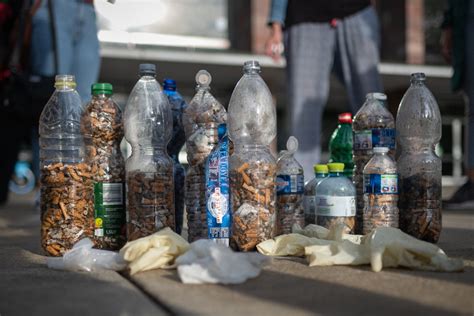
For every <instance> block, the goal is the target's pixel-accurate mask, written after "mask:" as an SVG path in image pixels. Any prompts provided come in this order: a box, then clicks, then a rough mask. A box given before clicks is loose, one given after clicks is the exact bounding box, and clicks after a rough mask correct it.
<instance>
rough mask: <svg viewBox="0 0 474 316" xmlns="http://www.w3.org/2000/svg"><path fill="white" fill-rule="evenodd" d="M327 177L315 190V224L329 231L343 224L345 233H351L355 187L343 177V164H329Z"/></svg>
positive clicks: (353, 222) (353, 218) (352, 230)
mask: <svg viewBox="0 0 474 316" xmlns="http://www.w3.org/2000/svg"><path fill="white" fill-rule="evenodd" d="M328 168H329V177H327V178H326V179H324V180H323V181H321V182H320V183H319V184H318V186H317V188H316V223H317V224H318V225H320V226H323V227H326V228H328V229H330V228H331V227H332V226H334V225H339V224H344V232H345V233H353V232H354V225H355V187H354V185H353V184H352V181H351V180H349V179H348V178H347V177H345V176H344V175H343V172H344V164H343V163H329V164H328Z"/></svg>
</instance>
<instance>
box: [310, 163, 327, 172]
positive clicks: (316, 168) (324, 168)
mask: <svg viewBox="0 0 474 316" xmlns="http://www.w3.org/2000/svg"><path fill="white" fill-rule="evenodd" d="M313 170H314V172H315V173H328V172H329V169H328V166H327V165H323V164H316V165H314V166H313Z"/></svg>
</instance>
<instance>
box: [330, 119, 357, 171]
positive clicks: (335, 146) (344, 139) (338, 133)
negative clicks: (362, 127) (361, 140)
mask: <svg viewBox="0 0 474 316" xmlns="http://www.w3.org/2000/svg"><path fill="white" fill-rule="evenodd" d="M338 120H339V125H338V126H337V128H336V130H335V131H334V132H333V134H332V136H331V139H330V141H329V162H341V163H343V164H344V176H346V177H348V178H349V179H351V178H352V172H353V169H354V164H353V163H352V126H351V124H352V114H351V113H348V112H346V113H341V114H339V116H338Z"/></svg>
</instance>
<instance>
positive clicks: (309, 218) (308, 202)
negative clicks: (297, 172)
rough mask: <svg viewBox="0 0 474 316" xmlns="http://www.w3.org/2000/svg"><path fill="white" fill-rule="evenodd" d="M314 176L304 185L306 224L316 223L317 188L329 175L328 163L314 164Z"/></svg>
mask: <svg viewBox="0 0 474 316" xmlns="http://www.w3.org/2000/svg"><path fill="white" fill-rule="evenodd" d="M313 170H314V178H313V179H311V181H309V182H308V183H306V185H305V186H304V199H303V207H304V217H305V220H304V221H305V225H309V224H316V188H317V186H318V184H319V183H320V182H321V181H323V180H324V179H325V178H326V177H328V175H329V170H328V166H327V165H323V164H316V165H314V166H313Z"/></svg>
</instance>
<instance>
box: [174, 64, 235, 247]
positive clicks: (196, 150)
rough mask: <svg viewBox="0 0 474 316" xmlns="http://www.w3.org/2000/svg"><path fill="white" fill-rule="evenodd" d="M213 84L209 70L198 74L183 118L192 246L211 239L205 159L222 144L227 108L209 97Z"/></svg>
mask: <svg viewBox="0 0 474 316" xmlns="http://www.w3.org/2000/svg"><path fill="white" fill-rule="evenodd" d="M211 81H212V77H211V74H210V73H209V72H207V71H206V70H200V71H199V72H198V73H197V74H196V84H197V87H196V94H195V95H194V97H193V99H192V100H191V102H190V103H189V106H188V107H187V108H186V110H185V111H184V114H183V125H184V131H185V133H186V152H187V154H188V163H189V168H188V171H187V174H186V180H185V204H186V214H187V219H188V240H189V241H190V242H193V241H195V240H197V239H205V238H207V236H208V231H207V212H206V177H205V168H206V159H207V157H208V156H209V154H210V153H211V151H212V150H213V149H214V147H216V145H217V143H218V141H219V137H218V131H217V128H218V126H219V124H222V123H226V121H227V113H226V110H225V108H224V107H223V106H222V104H220V103H219V101H217V100H216V99H215V98H214V96H213V95H212V94H211V93H210V90H211V88H210V84H211Z"/></svg>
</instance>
